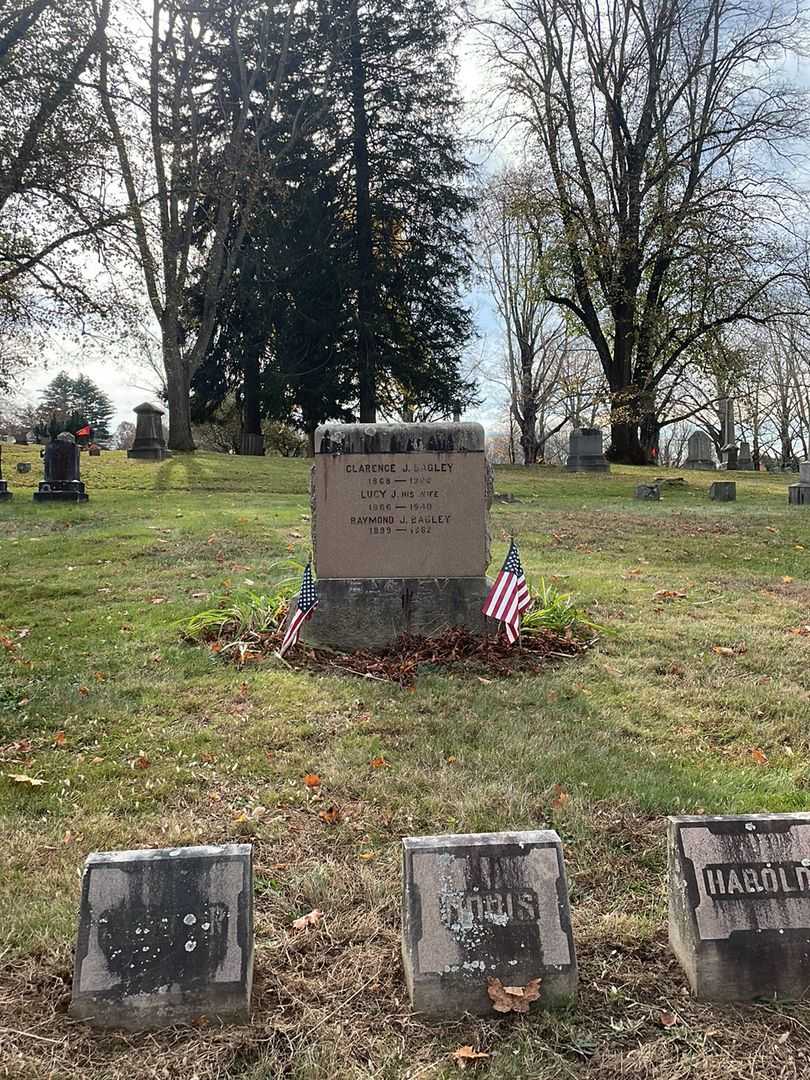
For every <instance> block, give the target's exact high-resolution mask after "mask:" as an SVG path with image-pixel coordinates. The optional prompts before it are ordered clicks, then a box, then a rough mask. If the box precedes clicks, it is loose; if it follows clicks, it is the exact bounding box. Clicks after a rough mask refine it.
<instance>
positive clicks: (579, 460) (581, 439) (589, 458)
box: [565, 428, 610, 472]
mask: <svg viewBox="0 0 810 1080" xmlns="http://www.w3.org/2000/svg"><path fill="white" fill-rule="evenodd" d="M565 467H566V469H567V470H568V471H569V472H610V465H609V464H608V462H607V458H606V457H605V454H604V449H603V443H602V432H601V431H600V430H599V428H574V430H573V431H572V432H571V434H570V435H569V437H568V461H567V462H566V466H565Z"/></svg>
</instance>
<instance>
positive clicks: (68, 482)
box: [34, 431, 90, 502]
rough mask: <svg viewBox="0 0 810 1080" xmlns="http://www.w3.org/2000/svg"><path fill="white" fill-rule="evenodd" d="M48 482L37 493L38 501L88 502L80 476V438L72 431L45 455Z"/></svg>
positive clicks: (57, 437)
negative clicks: (77, 441)
mask: <svg viewBox="0 0 810 1080" xmlns="http://www.w3.org/2000/svg"><path fill="white" fill-rule="evenodd" d="M43 457H44V468H45V479H44V480H42V481H41V482H40V485H39V490H38V491H35V492H34V502H87V500H88V499H89V497H90V496H89V495H88V494H87V492H86V491H85V488H84V484H83V483H82V481H81V477H80V468H81V458H80V454H79V448H78V446H77V445H76V439H75V438H74V436H73V435H71V434H70V432H69V431H63V432H62V434H61V435H57V436H56V438H55V439H54V440H53V442H49V443H48V445H47V446H46V447H45V452H44V455H43Z"/></svg>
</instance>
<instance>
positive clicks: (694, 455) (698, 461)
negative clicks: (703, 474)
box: [683, 431, 717, 469]
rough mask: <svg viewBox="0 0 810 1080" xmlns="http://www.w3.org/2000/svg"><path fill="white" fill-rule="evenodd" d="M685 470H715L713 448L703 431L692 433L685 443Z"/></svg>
mask: <svg viewBox="0 0 810 1080" xmlns="http://www.w3.org/2000/svg"><path fill="white" fill-rule="evenodd" d="M683 467H684V468H685V469H716V468H717V465H716V463H715V460H714V446H713V445H712V440H711V439H710V438H709V436H708V435H707V434H706V432H705V431H693V432H692V434H691V435H690V436H689V442H688V443H687V451H686V461H685V462H684V464H683Z"/></svg>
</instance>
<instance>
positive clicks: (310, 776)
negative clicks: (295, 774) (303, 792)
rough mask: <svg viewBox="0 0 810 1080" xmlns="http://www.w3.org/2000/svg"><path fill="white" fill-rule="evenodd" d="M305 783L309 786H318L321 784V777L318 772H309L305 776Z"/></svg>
mask: <svg viewBox="0 0 810 1080" xmlns="http://www.w3.org/2000/svg"><path fill="white" fill-rule="evenodd" d="M304 783H305V784H306V785H307V787H308V788H316V787H320V786H321V778H320V776H318V774H317V773H314V772H308V773H307V775H306V776H305V777H304Z"/></svg>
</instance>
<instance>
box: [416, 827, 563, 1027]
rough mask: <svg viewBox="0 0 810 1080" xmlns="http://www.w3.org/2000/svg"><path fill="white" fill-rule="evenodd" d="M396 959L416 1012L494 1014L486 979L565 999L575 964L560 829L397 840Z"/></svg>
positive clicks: (547, 999)
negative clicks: (536, 987) (533, 985)
mask: <svg viewBox="0 0 810 1080" xmlns="http://www.w3.org/2000/svg"><path fill="white" fill-rule="evenodd" d="M403 864H404V865H403V874H404V882H403V901H402V956H403V962H404V966H405V979H406V982H407V986H408V992H409V994H410V999H411V1004H412V1006H413V1008H414V1009H416V1010H417V1011H418V1012H424V1013H431V1014H434V1015H443V1016H461V1015H462V1014H463V1013H465V1012H469V1013H474V1014H477V1015H484V1016H486V1015H491V1014H492V1012H493V1002H492V999H491V997H490V994H489V987H490V981H491V980H496V979H497V980H500V982H501V983H502V984H503V985H504V986H511V987H525V986H526V985H527V984H528V983H530V982H531V981H532V980H534V979H538V978H539V979H541V994H540V998H539V1001H538V1004H539V1005H540V1006H544V1005H550V1004H553V1003H555V1002H560V1001H562V1000H565V999H571V998H573V997H574V995H575V994H576V988H577V962H576V954H575V950H574V939H573V935H572V932H571V920H570V913H569V907H568V887H567V884H566V879H565V866H564V863H563V853H562V844H561V842H560V838H559V836H558V835H557V833H556V832H553V831H551V830H540V831H536V832H518V833H483V834H473V835H458V836H452V835H451V836H419V837H407V838H406V839H404V840H403Z"/></svg>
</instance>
